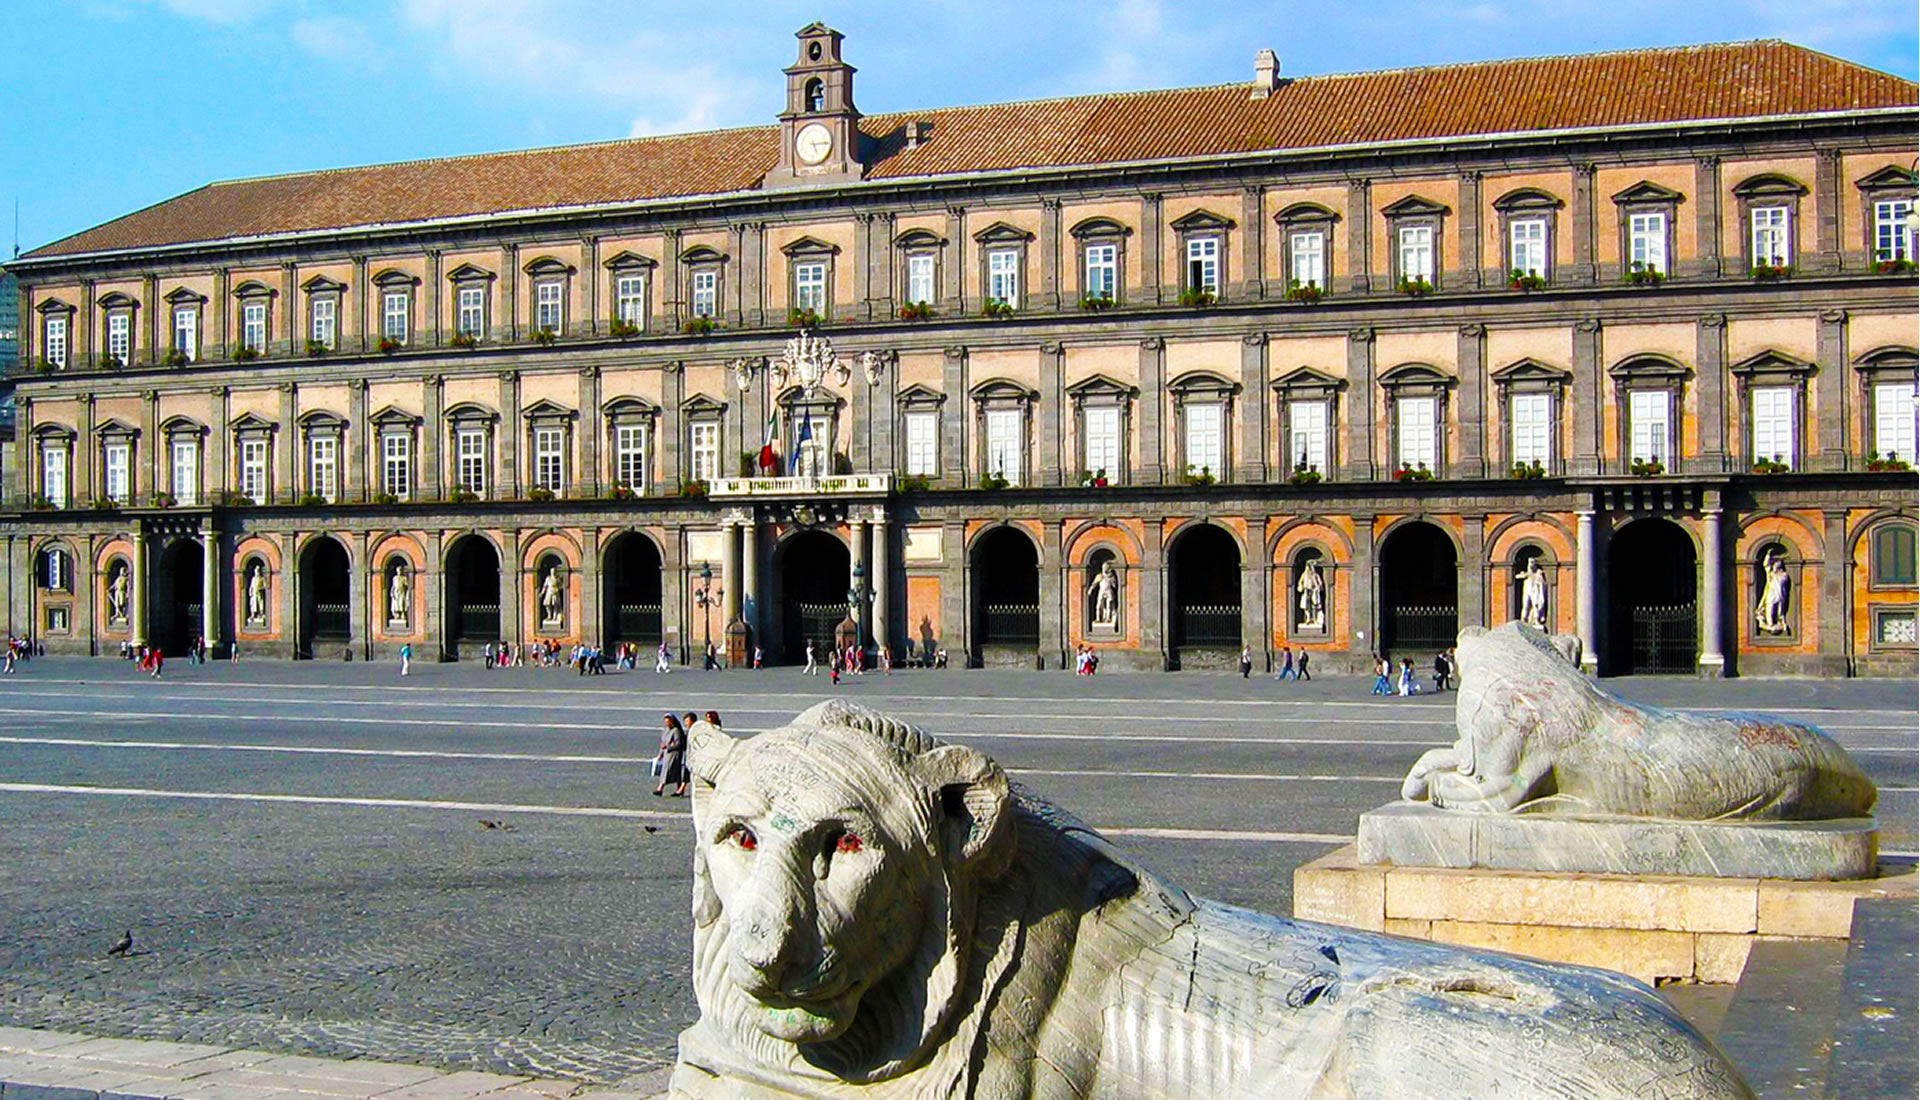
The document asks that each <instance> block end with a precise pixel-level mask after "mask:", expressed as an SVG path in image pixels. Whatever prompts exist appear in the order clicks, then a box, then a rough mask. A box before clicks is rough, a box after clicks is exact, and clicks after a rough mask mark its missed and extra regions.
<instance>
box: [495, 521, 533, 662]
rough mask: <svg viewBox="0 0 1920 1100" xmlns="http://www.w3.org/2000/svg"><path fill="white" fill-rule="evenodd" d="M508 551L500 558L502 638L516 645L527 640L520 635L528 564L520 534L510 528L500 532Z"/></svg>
mask: <svg viewBox="0 0 1920 1100" xmlns="http://www.w3.org/2000/svg"><path fill="white" fill-rule="evenodd" d="M500 535H501V541H502V542H504V543H506V550H505V552H504V553H502V554H501V556H500V636H501V637H502V638H504V639H506V640H507V641H509V642H512V643H513V644H514V645H516V646H517V645H519V644H520V643H521V642H522V641H524V640H525V639H524V638H522V637H521V635H520V602H521V599H522V596H521V593H522V592H524V591H526V587H527V584H526V573H527V571H526V563H525V562H523V561H522V560H521V555H520V532H519V530H518V529H516V528H512V527H508V528H505V529H503V530H502V531H501V532H500Z"/></svg>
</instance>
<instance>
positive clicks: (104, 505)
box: [87, 497, 120, 512]
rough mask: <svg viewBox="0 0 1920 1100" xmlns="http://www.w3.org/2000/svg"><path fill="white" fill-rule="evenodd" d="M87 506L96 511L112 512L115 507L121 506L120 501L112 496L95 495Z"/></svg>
mask: <svg viewBox="0 0 1920 1100" xmlns="http://www.w3.org/2000/svg"><path fill="white" fill-rule="evenodd" d="M87 507H89V508H91V509H93V510H94V511H96V512H111V511H113V510H114V509H115V508H118V507H120V502H119V501H117V500H115V499H113V498H112V497H94V498H93V500H92V501H91V502H90V503H88V505H87Z"/></svg>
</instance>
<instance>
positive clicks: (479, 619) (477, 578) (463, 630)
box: [446, 535, 500, 657]
mask: <svg viewBox="0 0 1920 1100" xmlns="http://www.w3.org/2000/svg"><path fill="white" fill-rule="evenodd" d="M446 576H447V582H446V583H447V597H448V598H447V640H448V642H449V643H450V648H451V650H452V655H453V656H456V657H457V656H459V652H460V649H459V647H461V646H482V645H485V644H487V643H488V642H497V641H499V640H500V554H499V552H498V551H496V550H494V548H493V544H492V543H490V542H488V541H487V540H486V539H483V538H480V537H479V536H477V535H476V536H472V537H469V538H465V539H461V540H460V541H459V542H456V543H454V544H453V548H452V549H451V550H449V551H448V552H447V570H446Z"/></svg>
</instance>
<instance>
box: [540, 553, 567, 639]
mask: <svg viewBox="0 0 1920 1100" xmlns="http://www.w3.org/2000/svg"><path fill="white" fill-rule="evenodd" d="M563 603H564V594H563V592H562V590H561V584H560V567H559V566H558V565H556V566H554V567H553V568H551V569H548V570H547V575H546V576H545V577H544V578H542V579H541V581H540V622H541V624H542V625H544V626H558V625H559V624H560V623H561V622H562V621H564V619H565V614H566V609H565V607H564V606H563Z"/></svg>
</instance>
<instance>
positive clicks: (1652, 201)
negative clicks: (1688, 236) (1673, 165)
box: [1613, 180, 1686, 206]
mask: <svg viewBox="0 0 1920 1100" xmlns="http://www.w3.org/2000/svg"><path fill="white" fill-rule="evenodd" d="M1685 198H1686V196H1684V195H1682V194H1681V193H1680V192H1678V191H1675V190H1674V189H1673V188H1671V187H1662V186H1661V185H1660V184H1657V183H1655V182H1653V181H1652V180H1641V181H1640V182H1639V183H1636V184H1634V185H1633V186H1632V187H1629V188H1627V189H1626V190H1624V191H1616V192H1614V195H1613V201H1614V203H1615V204H1616V205H1619V206H1653V205H1667V204H1670V203H1677V202H1681V201H1684V199H1685Z"/></svg>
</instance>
